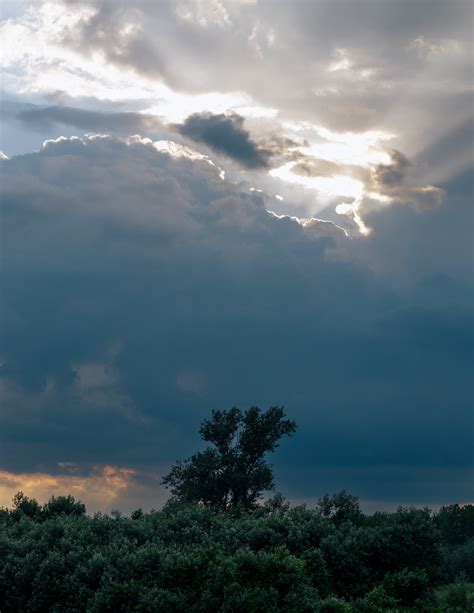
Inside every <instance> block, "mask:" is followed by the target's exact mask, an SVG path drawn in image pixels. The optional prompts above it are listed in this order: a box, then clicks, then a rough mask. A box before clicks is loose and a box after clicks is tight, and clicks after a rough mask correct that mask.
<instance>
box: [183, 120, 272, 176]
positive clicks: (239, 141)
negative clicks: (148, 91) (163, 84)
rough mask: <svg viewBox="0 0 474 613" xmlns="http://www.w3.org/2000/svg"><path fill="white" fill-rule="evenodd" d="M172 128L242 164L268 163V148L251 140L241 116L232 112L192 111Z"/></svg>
mask: <svg viewBox="0 0 474 613" xmlns="http://www.w3.org/2000/svg"><path fill="white" fill-rule="evenodd" d="M176 128H177V130H178V131H179V132H180V134H182V135H183V136H187V137H189V138H191V139H192V140H194V141H195V142H198V143H204V144H205V145H207V146H208V147H210V148H211V149H212V150H214V151H215V152H217V153H219V154H221V155H225V156H227V157H229V158H231V159H233V160H235V161H236V162H238V163H239V164H241V165H242V166H245V167H247V168H265V167H266V166H267V165H268V160H269V157H270V152H269V151H267V150H265V149H262V148H260V147H259V146H258V145H257V144H256V143H255V142H253V141H252V139H251V137H250V133H249V132H248V131H247V130H246V129H245V128H244V118H243V117H241V116H240V115H237V114H236V113H233V114H229V115H224V114H219V115H213V114H212V113H194V114H193V115H190V116H189V117H187V118H186V120H185V122H184V123H183V124H181V125H178V126H176Z"/></svg>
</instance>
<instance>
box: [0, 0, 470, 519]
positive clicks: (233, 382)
mask: <svg viewBox="0 0 474 613" xmlns="http://www.w3.org/2000/svg"><path fill="white" fill-rule="evenodd" d="M1 17H2V21H1V23H0V36H1V40H2V43H1V46H2V49H1V51H2V54H1V56H2V59H1V63H2V67H1V70H2V79H1V88H2V93H1V111H0V120H1V145H0V148H1V150H2V152H3V153H2V154H1V155H0V158H1V161H0V168H1V179H2V193H1V199H2V213H1V226H2V228H1V230H2V233H1V238H2V246H1V260H2V265H1V274H2V281H1V285H2V295H1V303H2V316H1V317H2V331H1V332H2V333H1V346H0V358H1V369H0V390H1V394H2V399H1V411H0V422H1V423H0V431H1V435H0V505H1V504H4V505H8V504H9V503H10V500H11V497H12V496H13V494H14V493H15V492H16V491H17V490H19V489H22V490H24V491H25V492H26V493H27V494H29V495H32V496H36V497H38V498H39V499H40V500H44V499H45V498H48V497H49V496H50V495H52V494H59V493H69V492H70V493H72V494H74V495H75V496H76V497H77V498H79V499H82V500H83V501H84V502H86V503H87V505H88V508H89V510H92V511H93V510H97V509H102V510H110V509H111V508H117V507H118V508H121V509H123V510H125V511H129V510H131V509H134V508H137V507H139V506H142V507H143V508H146V509H148V508H150V507H159V506H160V505H161V504H162V502H163V501H164V500H165V499H166V497H167V493H166V491H164V490H163V488H162V486H161V485H160V480H161V477H162V475H163V474H164V472H166V471H167V470H168V469H169V467H170V465H171V464H172V463H173V462H174V461H175V460H177V459H180V458H185V457H188V456H189V455H191V453H193V452H194V451H195V450H197V449H198V448H199V445H200V441H199V437H198V433H197V432H198V427H199V423H200V421H201V420H202V419H203V418H204V417H206V416H208V415H209V413H210V410H211V409H213V408H221V409H224V408H230V407H231V406H233V405H238V406H240V407H241V408H244V409H245V408H248V407H250V406H252V405H257V406H260V407H262V408H268V407H269V406H272V405H276V404H278V405H281V404H283V405H284V406H285V409H286V412H287V414H288V416H289V417H291V418H292V419H295V420H296V422H297V424H298V431H297V433H296V435H295V436H294V437H293V438H292V439H291V440H288V441H285V442H284V443H283V444H282V446H281V448H280V449H279V450H278V451H277V453H276V455H275V456H274V464H275V470H276V482H277V488H278V490H280V491H281V492H282V493H283V494H284V495H285V496H287V497H288V498H289V499H290V500H293V501H298V502H301V501H304V502H308V503H310V504H311V503H313V502H314V501H315V500H316V499H317V498H318V497H319V496H320V495H322V494H323V493H325V492H328V491H329V492H333V491H336V490H339V489H342V488H345V489H347V490H349V491H350V492H351V493H353V494H355V495H358V496H360V498H361V500H362V504H363V506H364V508H365V509H366V510H375V509H390V508H394V507H396V506H398V505H399V504H414V505H429V506H433V507H436V506H439V505H441V504H444V503H454V502H459V503H461V502H473V501H474V488H473V483H474V474H473V446H472V440H473V436H474V417H473V415H474V413H473V397H474V388H473V377H472V375H473V369H472V367H473V337H474V320H473V313H472V307H473V296H474V295H473V239H472V236H473V209H472V207H473V202H474V193H473V186H474V182H473V165H474V159H473V158H474V155H473V146H474V144H473V143H474V130H473V115H472V114H473V89H474V78H473V64H472V57H473V5H472V3H471V2H470V1H466V2H464V1H463V0H451V1H450V2H446V1H445V0H439V1H438V0H430V1H427V0H409V1H408V0H407V1H405V0H399V1H394V0H377V1H376V0H331V1H329V0H314V1H302V0H299V1H294V0H286V1H284V0H280V1H277V2H275V1H270V0H255V1H252V0H240V1H239V0H233V1H226V0H176V1H175V2H168V1H166V0H162V1H160V2H150V1H149V0H135V1H134V2H132V3H131V2H129V1H128V0H113V1H112V0H90V1H88V0H49V1H43V0H37V1H36V0H34V1H30V0H17V1H12V0H7V1H5V0H4V2H3V4H2V15H1Z"/></svg>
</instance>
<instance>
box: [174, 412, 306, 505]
mask: <svg viewBox="0 0 474 613" xmlns="http://www.w3.org/2000/svg"><path fill="white" fill-rule="evenodd" d="M285 417H286V416H285V413H284V411H283V407H279V406H275V407H271V408H270V409H268V410H267V411H261V410H260V409H259V408H258V407H252V408H250V409H248V410H247V411H241V410H240V409H238V408H237V407H233V408H232V409H229V410H228V411H213V412H212V417H211V419H206V420H204V422H203V423H202V425H201V428H200V431H199V432H200V434H201V438H202V439H203V440H204V441H206V442H209V443H212V445H213V446H212V447H207V448H206V449H205V450H204V451H200V452H198V453H195V454H194V455H193V456H191V458H189V459H188V460H184V461H179V462H176V464H175V465H174V466H173V467H172V469H171V471H170V472H169V473H168V474H167V475H166V476H165V477H164V479H163V483H164V485H166V487H168V488H170V489H171V493H172V495H173V497H174V498H176V499H179V500H187V501H194V502H199V503H201V504H203V505H205V506H209V507H212V508H214V509H216V510H218V511H223V510H226V509H228V508H234V507H237V506H241V507H244V508H246V509H250V508H253V507H254V506H255V505H256V503H257V501H258V499H259V498H260V496H261V495H262V493H263V492H264V491H268V490H272V489H273V487H274V484H273V470H272V467H271V466H270V465H269V464H268V462H267V461H266V460H265V455H266V454H267V453H270V452H272V451H275V449H276V448H277V447H278V445H279V443H280V439H281V438H282V437H283V436H286V435H288V436H290V435H291V434H292V433H293V432H295V430H296V424H295V422H294V421H291V420H289V419H285Z"/></svg>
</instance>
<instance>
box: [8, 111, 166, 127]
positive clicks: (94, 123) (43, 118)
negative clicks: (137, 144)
mask: <svg viewBox="0 0 474 613" xmlns="http://www.w3.org/2000/svg"><path fill="white" fill-rule="evenodd" d="M16 118H17V119H19V120H20V121H21V122H23V123H24V124H26V125H27V126H29V127H30V128H32V129H34V130H38V131H40V132H48V131H51V129H52V127H53V126H54V125H55V124H61V125H67V126H72V127H73V128H77V129H79V130H89V131H92V132H101V131H102V132H103V131H106V132H113V133H119V134H134V133H141V134H143V133H145V134H149V133H151V132H155V133H156V132H157V131H162V130H163V129H164V126H163V123H162V122H161V121H160V120H159V118H158V117H156V116H154V115H145V114H141V113H132V112H117V113H111V112H103V111H92V110H85V109H80V108H75V107H71V106H46V107H38V106H33V105H29V108H26V109H22V110H20V111H19V112H18V113H17V114H16Z"/></svg>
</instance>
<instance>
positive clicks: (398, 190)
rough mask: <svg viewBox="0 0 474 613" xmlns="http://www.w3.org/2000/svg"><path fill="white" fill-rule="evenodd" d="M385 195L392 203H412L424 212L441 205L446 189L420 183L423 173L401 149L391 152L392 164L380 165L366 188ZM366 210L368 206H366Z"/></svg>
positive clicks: (415, 207) (419, 210) (383, 196)
mask: <svg viewBox="0 0 474 613" xmlns="http://www.w3.org/2000/svg"><path fill="white" fill-rule="evenodd" d="M370 190H372V192H373V193H375V194H381V196H382V198H381V199H382V201H383V199H384V198H385V199H386V200H387V201H389V202H396V203H398V204H404V205H409V206H412V207H413V208H414V209H415V210H416V211H418V212H422V211H426V210H428V209H431V208H433V207H436V206H439V205H440V204H441V203H442V202H443V200H444V198H445V195H446V194H445V192H444V190H443V189H441V188H439V187H435V186H434V185H421V186H420V185H419V172H418V169H417V167H416V166H415V165H414V164H412V163H411V162H410V161H409V160H408V158H407V157H406V156H404V155H403V153H401V152H400V151H397V150H393V151H392V152H391V161H390V163H389V164H378V165H377V166H376V167H375V169H374V171H373V173H372V180H371V182H369V185H368V188H366V191H367V192H368V193H369V195H370ZM362 209H364V207H362Z"/></svg>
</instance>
